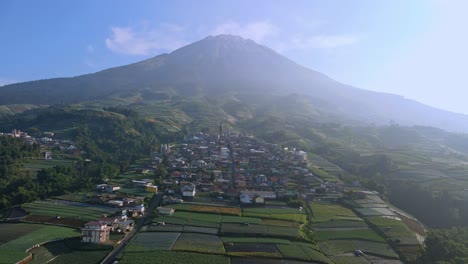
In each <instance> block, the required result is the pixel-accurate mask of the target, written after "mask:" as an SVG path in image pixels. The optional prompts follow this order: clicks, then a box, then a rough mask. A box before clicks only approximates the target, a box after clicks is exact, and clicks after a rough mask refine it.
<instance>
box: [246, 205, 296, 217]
mask: <svg viewBox="0 0 468 264" xmlns="http://www.w3.org/2000/svg"><path fill="white" fill-rule="evenodd" d="M242 213H243V214H245V213H257V214H267V215H269V214H300V211H299V209H298V208H291V207H247V208H243V209H242Z"/></svg>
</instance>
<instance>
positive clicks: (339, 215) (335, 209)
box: [309, 202, 362, 222]
mask: <svg viewBox="0 0 468 264" xmlns="http://www.w3.org/2000/svg"><path fill="white" fill-rule="evenodd" d="M309 206H310V208H311V210H312V215H313V217H314V222H327V221H334V220H357V221H359V220H362V219H360V218H359V217H358V216H357V215H356V214H355V213H354V212H353V211H352V210H351V209H349V208H346V207H344V206H342V205H339V204H331V203H324V202H310V203H309Z"/></svg>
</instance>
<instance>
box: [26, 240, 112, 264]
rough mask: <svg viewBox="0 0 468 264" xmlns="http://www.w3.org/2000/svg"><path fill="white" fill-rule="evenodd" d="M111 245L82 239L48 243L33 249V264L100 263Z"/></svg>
mask: <svg viewBox="0 0 468 264" xmlns="http://www.w3.org/2000/svg"><path fill="white" fill-rule="evenodd" d="M111 249H112V246H110V245H96V244H83V243H81V241H80V239H79V238H77V239H67V240H65V241H59V242H51V243H47V244H45V245H43V246H41V247H39V248H37V249H34V250H32V254H33V259H32V261H31V262H29V263H31V264H42V263H56V264H61V263H64V264H69V263H70V264H72V263H77V264H78V263H99V262H100V261H101V260H102V259H104V258H105V257H106V255H107V254H108V253H109V252H110V251H111Z"/></svg>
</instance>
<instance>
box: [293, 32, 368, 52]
mask: <svg viewBox="0 0 468 264" xmlns="http://www.w3.org/2000/svg"><path fill="white" fill-rule="evenodd" d="M358 41H359V37H358V36H355V35H349V34H346V35H316V36H310V37H299V38H298V37H295V38H292V39H291V40H290V44H291V45H290V46H291V48H292V49H333V48H338V47H342V46H349V45H353V44H355V43H357V42H358Z"/></svg>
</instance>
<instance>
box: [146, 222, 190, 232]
mask: <svg viewBox="0 0 468 264" xmlns="http://www.w3.org/2000/svg"><path fill="white" fill-rule="evenodd" d="M182 231H184V226H183V225H172V224H167V223H166V224H165V225H147V226H144V227H142V228H141V232H179V233H180V232H182Z"/></svg>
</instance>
